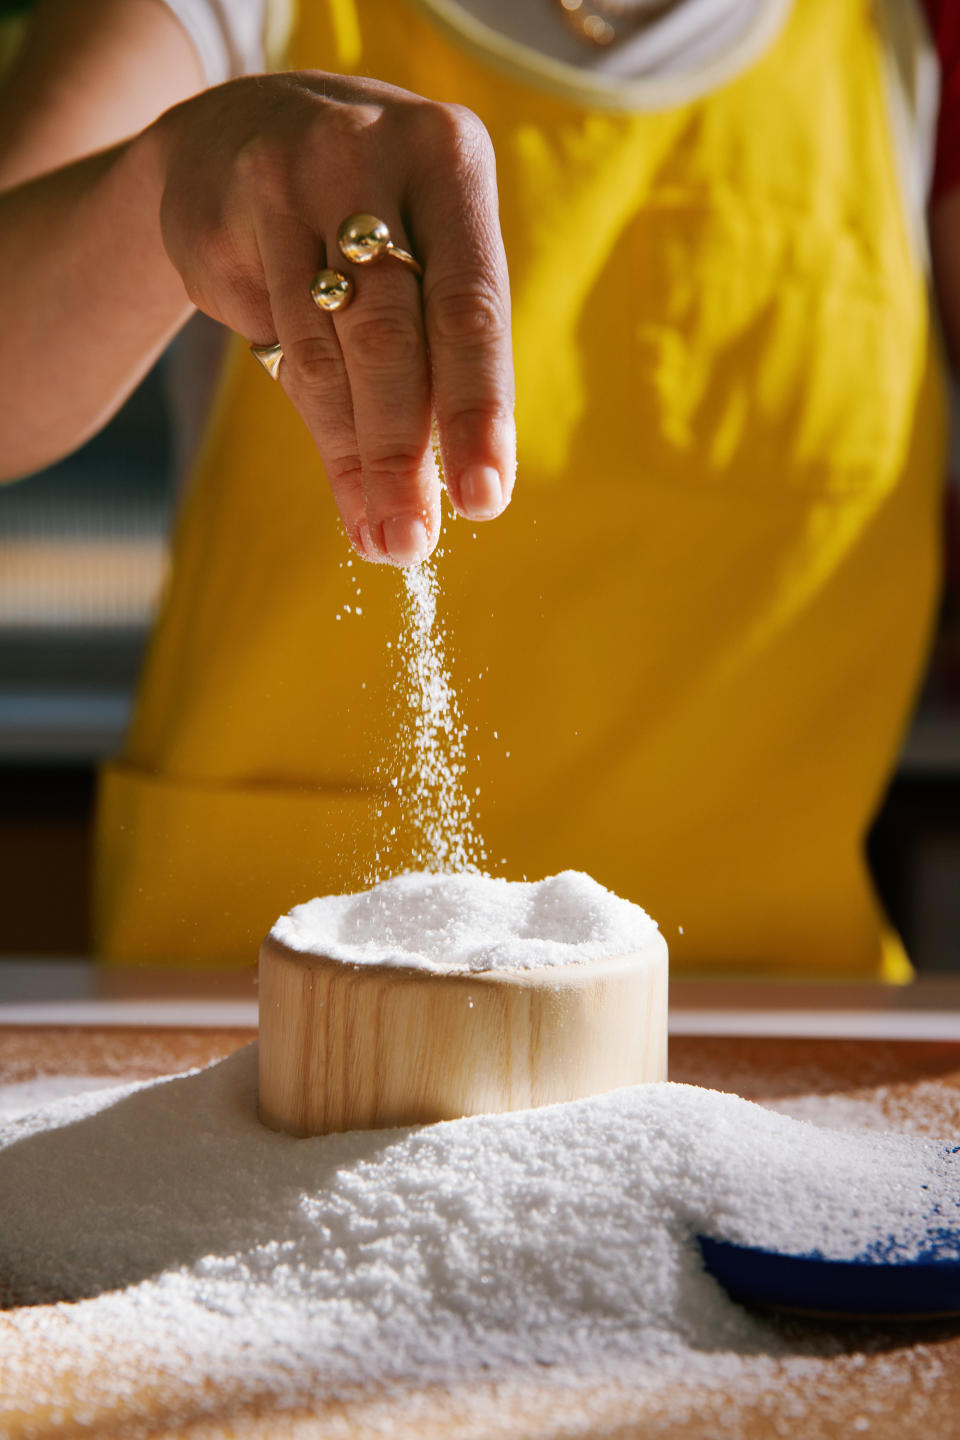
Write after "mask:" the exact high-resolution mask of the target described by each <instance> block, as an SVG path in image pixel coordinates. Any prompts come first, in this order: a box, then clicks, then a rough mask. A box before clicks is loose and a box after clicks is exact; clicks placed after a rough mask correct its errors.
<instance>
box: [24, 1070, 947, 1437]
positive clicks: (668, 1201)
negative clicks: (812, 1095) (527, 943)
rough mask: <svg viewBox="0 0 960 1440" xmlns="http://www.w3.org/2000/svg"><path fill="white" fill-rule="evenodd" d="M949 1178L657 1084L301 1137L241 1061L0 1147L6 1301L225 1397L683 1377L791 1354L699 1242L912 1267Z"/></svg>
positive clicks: (897, 1146) (838, 1136)
mask: <svg viewBox="0 0 960 1440" xmlns="http://www.w3.org/2000/svg"><path fill="white" fill-rule="evenodd" d="M957 1170H958V1162H957V1159H956V1157H955V1156H954V1155H953V1154H951V1153H949V1147H945V1146H943V1145H942V1144H939V1143H936V1142H933V1141H925V1140H912V1139H907V1138H904V1137H901V1136H889V1135H882V1134H870V1133H866V1132H861V1133H853V1134H844V1133H839V1132H834V1131H829V1130H823V1129H818V1128H817V1127H815V1126H812V1125H809V1124H806V1123H803V1122H801V1121H796V1120H792V1119H789V1118H788V1117H786V1116H783V1115H778V1114H775V1113H773V1112H770V1111H767V1110H764V1109H762V1108H761V1107H759V1106H757V1105H754V1104H751V1103H750V1102H748V1101H744V1100H740V1099H738V1098H736V1097H734V1096H731V1095H725V1094H720V1093H718V1092H716V1091H710V1090H701V1089H697V1088H695V1087H692V1086H686V1085H672V1084H662V1085H644V1086H637V1087H634V1088H630V1089H625V1090H621V1091H616V1092H613V1093H611V1094H607V1095H603V1096H597V1097H594V1098H591V1099H587V1100H581V1101H576V1102H573V1103H571V1104H566V1105H558V1106H552V1107H548V1108H545V1109H541V1110H533V1111H525V1112H519V1113H514V1114H507V1115H495V1116H483V1117H473V1118H469V1119H465V1120H457V1121H452V1122H448V1123H445V1124H439V1125H432V1126H425V1127H422V1128H420V1129H414V1130H393V1131H381V1132H374V1133H369V1132H368V1133H354V1134H349V1135H336V1136H326V1137H321V1138H317V1139H311V1140H295V1139H292V1138H290V1137H289V1136H285V1135H281V1134H277V1133H274V1132H272V1131H269V1130H266V1129H264V1128H263V1127H262V1126H261V1125H260V1124H259V1123H258V1121H257V1118H256V1048H255V1047H254V1046H250V1047H247V1048H246V1049H244V1050H242V1051H240V1052H238V1053H237V1054H236V1055H234V1056H231V1057H230V1058H229V1059H228V1060H225V1061H221V1062H219V1063H217V1064H215V1065H213V1066H211V1067H209V1068H208V1069H206V1070H203V1071H201V1072H194V1073H192V1074H190V1075H187V1076H183V1077H178V1078H174V1079H171V1080H162V1081H155V1082H149V1083H147V1084H140V1085H130V1086H125V1087H122V1088H119V1089H114V1090H112V1091H105V1092H101V1093H99V1094H90V1095H86V1096H82V1097H79V1098H77V1099H74V1100H61V1101H58V1102H56V1103H55V1104H52V1105H51V1106H49V1107H48V1108H46V1109H45V1110H42V1111H40V1112H38V1113H37V1114H36V1115H34V1116H32V1117H28V1118H24V1119H21V1120H20V1121H17V1122H13V1123H10V1124H7V1125H6V1126H4V1127H0V1213H2V1214H3V1227H2V1237H0V1276H2V1283H3V1286H4V1288H5V1290H6V1301H7V1303H10V1302H11V1301H19V1302H50V1301H55V1300H65V1299H71V1300H76V1301H82V1303H81V1304H79V1305H76V1306H74V1307H72V1308H71V1310H70V1312H69V1314H70V1316H71V1334H72V1336H73V1337H74V1341H76V1342H77V1343H79V1340H80V1339H81V1338H82V1335H83V1334H84V1331H85V1327H86V1330H87V1332H88V1333H96V1335H97V1336H98V1337H99V1338H100V1339H101V1340H103V1339H104V1338H105V1337H106V1338H107V1339H109V1337H111V1336H113V1337H115V1339H116V1341H117V1343H118V1344H120V1345H122V1343H123V1342H124V1340H125V1338H126V1337H128V1336H129V1335H131V1334H137V1335H142V1336H147V1337H149V1341H150V1343H151V1344H152V1345H156V1346H162V1345H163V1344H166V1345H167V1346H168V1347H169V1346H171V1345H175V1346H176V1363H177V1366H178V1367H179V1368H180V1369H182V1370H185V1371H186V1373H188V1374H189V1373H190V1372H191V1367H193V1369H194V1370H195V1372H196V1373H197V1374H209V1375H212V1376H213V1379H214V1382H215V1383H218V1384H227V1383H229V1385H230V1386H231V1387H233V1390H235V1389H236V1387H243V1386H244V1385H247V1386H249V1387H250V1389H251V1391H253V1392H255V1393H261V1394H262V1393H275V1394H281V1395H282V1394H283V1392H284V1387H285V1386H286V1385H287V1384H288V1383H289V1381H290V1377H291V1376H292V1375H296V1376H297V1377H298V1378H299V1380H300V1381H302V1380H303V1377H304V1376H310V1377H312V1379H313V1380H315V1381H316V1382H318V1383H320V1384H327V1383H331V1384H334V1383H337V1382H340V1383H358V1384H362V1383H364V1382H365V1381H370V1382H377V1383H381V1382H383V1381H384V1380H386V1379H390V1378H394V1379H403V1378H404V1377H406V1378H407V1379H410V1380H413V1381H414V1382H415V1383H417V1384H418V1385H420V1384H426V1383H429V1382H431V1381H438V1382H442V1383H447V1384H452V1383H463V1382H469V1381H471V1380H475V1379H477V1378H480V1377H490V1376H497V1375H509V1374H510V1373H516V1372H518V1371H528V1372H529V1371H530V1370H531V1369H533V1368H534V1367H536V1366H558V1365H562V1366H563V1367H564V1371H563V1373H564V1377H565V1378H566V1377H568V1376H573V1375H576V1374H577V1373H589V1375H590V1376H591V1377H592V1378H593V1379H594V1380H596V1378H597V1376H598V1374H600V1373H610V1374H612V1375H617V1374H618V1373H625V1374H628V1375H629V1377H630V1381H631V1383H641V1382H642V1381H643V1376H644V1375H646V1376H647V1378H648V1381H649V1383H653V1382H655V1381H656V1380H657V1379H662V1377H663V1375H664V1374H665V1373H668V1370H669V1368H670V1367H673V1370H674V1372H675V1373H676V1374H677V1375H678V1376H682V1377H684V1378H685V1379H695V1378H696V1377H697V1376H698V1375H701V1376H703V1375H707V1376H708V1375H709V1374H710V1373H716V1367H717V1364H718V1363H719V1362H720V1361H722V1359H723V1356H724V1354H726V1355H727V1357H728V1358H729V1356H731V1355H733V1354H735V1353H739V1354H742V1355H750V1354H754V1355H757V1354H766V1355H769V1356H776V1355H789V1354H796V1353H797V1351H798V1348H799V1349H802V1345H800V1346H799V1347H798V1341H797V1338H796V1336H795V1335H794V1336H792V1337H787V1338H785V1337H784V1334H783V1332H782V1331H780V1330H779V1329H778V1328H777V1327H776V1326H773V1325H771V1324H769V1323H767V1322H766V1321H763V1320H761V1319H759V1318H757V1317H755V1316H752V1315H750V1314H748V1313H747V1312H746V1311H744V1310H743V1309H741V1308H740V1307H739V1306H737V1305H735V1304H734V1303H732V1302H731V1301H730V1300H729V1299H728V1298H727V1297H726V1296H725V1294H724V1293H723V1292H722V1291H721V1290H720V1289H719V1287H718V1286H717V1285H716V1284H715V1283H714V1281H713V1280H712V1279H711V1278H710V1277H709V1276H708V1275H707V1274H706V1273H705V1272H704V1270H703V1268H702V1266H701V1263H700V1260H699V1255H698V1251H697V1247H696V1245H695V1243H694V1238H693V1237H694V1236H695V1234H696V1233H697V1232H704V1233H709V1234H712V1235H715V1236H718V1237H721V1238H728V1239H732V1240H735V1241H741V1242H747V1243H750V1244H758V1245H763V1246H768V1247H774V1248H779V1249H783V1250H788V1251H792V1252H807V1251H812V1250H817V1251H820V1252H821V1253H822V1254H824V1255H826V1256H829V1257H836V1258H846V1257H851V1256H855V1255H860V1254H864V1253H867V1252H869V1251H870V1249H871V1247H872V1246H874V1245H875V1244H876V1243H877V1242H878V1241H882V1240H883V1239H885V1238H886V1237H887V1236H888V1235H893V1236H895V1237H896V1238H897V1240H898V1241H899V1243H900V1245H901V1247H902V1249H903V1251H904V1253H905V1254H909V1253H911V1252H912V1251H914V1250H916V1249H917V1248H918V1247H922V1245H923V1240H924V1235H925V1232H926V1226H927V1221H928V1217H929V1216H930V1214H931V1213H932V1212H933V1210H934V1209H935V1207H939V1210H940V1216H941V1220H944V1221H946V1222H947V1223H952V1224H953V1225H954V1228H956V1222H957V1218H958V1209H957V1194H958V1192H957V1179H958V1176H957ZM29 1313H30V1312H29V1311H21V1312H19V1316H21V1317H25V1318H23V1319H22V1320H19V1319H18V1318H17V1315H14V1316H13V1317H12V1323H14V1324H18V1323H22V1324H29V1319H28V1317H29ZM8 1319H10V1317H8ZM811 1350H812V1352H813V1353H815V1350H816V1347H815V1344H814V1345H813V1346H812V1347H811ZM233 1390H232V1392H231V1393H233ZM0 1413H2V1411H0Z"/></svg>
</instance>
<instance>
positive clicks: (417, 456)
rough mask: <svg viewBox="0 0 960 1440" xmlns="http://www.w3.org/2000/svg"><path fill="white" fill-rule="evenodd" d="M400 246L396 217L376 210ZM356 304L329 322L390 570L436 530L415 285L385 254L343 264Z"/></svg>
mask: <svg viewBox="0 0 960 1440" xmlns="http://www.w3.org/2000/svg"><path fill="white" fill-rule="evenodd" d="M377 213H378V214H379V216H380V218H381V219H383V220H384V221H385V222H386V224H387V226H388V228H389V230H390V234H391V237H392V240H393V242H394V244H396V245H400V246H401V247H402V248H406V246H407V243H408V242H407V240H406V236H405V235H404V233H403V230H402V227H401V224H400V221H399V219H398V218H397V217H396V216H395V215H393V214H392V213H391V212H390V210H389V209H388V208H387V207H385V206H381V209H380V210H379V211H378V212H377ZM341 263H342V264H343V268H344V270H349V271H350V272H351V274H352V276H353V278H354V280H355V283H356V289H357V293H356V298H355V299H354V301H353V303H352V304H351V305H350V306H349V308H347V309H344V310H342V311H338V312H337V313H336V315H335V316H334V322H335V325H336V329H337V334H338V336H339V338H340V344H341V346H342V350H343V355H344V359H345V361H346V368H347V375H348V377H349V381H350V393H351V395H352V397H353V413H354V420H355V423H356V433H357V436H358V443H359V451H360V459H361V473H362V479H363V491H364V500H365V504H366V514H367V520H368V522H369V525H370V530H371V534H372V536H373V539H374V543H375V544H377V545H378V546H379V547H380V548H381V549H382V550H383V551H384V552H385V553H386V554H388V555H389V556H390V558H391V559H392V560H394V561H395V562H396V563H397V564H400V565H408V564H413V563H415V562H417V561H419V560H423V559H425V558H426V556H427V555H428V554H429V553H430V551H431V550H432V549H433V547H434V545H435V543H436V540H437V536H438V534H439V530H440V482H439V477H438V475H437V469H436V465H435V463H434V459H433V450H432V446H431V443H430V426H431V413H430V376H429V369H428V363H427V352H426V341H425V337H424V328H423V314H422V309H421V298H420V286H419V282H418V280H417V278H416V276H415V274H414V272H413V271H412V270H411V269H409V268H408V267H407V266H406V265H404V264H402V263H401V262H400V261H397V260H395V259H391V258H390V257H389V256H383V257H381V258H380V259H379V260H377V261H374V262H373V263H371V264H365V265H363V266H350V265H349V264H348V263H347V262H341Z"/></svg>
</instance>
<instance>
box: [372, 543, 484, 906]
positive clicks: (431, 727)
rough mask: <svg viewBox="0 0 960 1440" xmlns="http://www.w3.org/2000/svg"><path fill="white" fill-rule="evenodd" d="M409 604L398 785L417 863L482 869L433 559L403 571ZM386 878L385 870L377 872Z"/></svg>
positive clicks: (402, 658)
mask: <svg viewBox="0 0 960 1440" xmlns="http://www.w3.org/2000/svg"><path fill="white" fill-rule="evenodd" d="M401 574H402V578H403V592H404V600H405V604H404V609H403V626H402V631H401V634H400V641H399V656H398V658H399V662H400V665H401V687H400V695H399V699H400V704H401V707H402V712H403V713H402V714H401V716H400V717H399V718H400V724H399V725H398V727H397V737H398V744H399V754H398V755H397V757H396V758H395V761H394V764H395V768H396V774H395V776H394V777H393V784H394V788H395V789H396V792H397V797H398V799H399V801H400V809H401V817H402V823H403V825H404V827H405V829H406V831H407V833H408V836H409V837H410V839H411V841H412V849H413V853H414V855H415V856H416V863H417V866H418V867H419V868H420V869H421V870H429V871H433V872H437V873H451V872H457V871H479V870H481V869H482V867H483V862H484V861H485V859H486V853H485V851H484V849H483V845H482V844H481V842H480V839H479V837H478V835H477V831H476V828H475V825H474V821H473V816H472V813H471V799H470V796H469V794H468V793H467V787H466V786H465V784H464V774H465V771H466V752H465V744H464V737H465V732H464V727H463V721H462V719H461V715H460V705H459V702H458V700H457V694H456V691H455V689H454V687H453V684H452V682H451V679H450V672H449V666H448V664H447V659H446V653H445V646H444V635H443V629H442V626H441V625H440V622H439V620H438V618H437V598H438V586H437V576H436V571H435V570H434V568H433V565H432V564H431V563H430V562H425V563H424V564H422V565H411V566H408V567H407V568H405V569H404V570H403V571H402V572H401ZM377 878H379V877H377Z"/></svg>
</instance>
